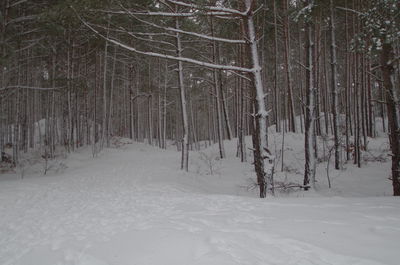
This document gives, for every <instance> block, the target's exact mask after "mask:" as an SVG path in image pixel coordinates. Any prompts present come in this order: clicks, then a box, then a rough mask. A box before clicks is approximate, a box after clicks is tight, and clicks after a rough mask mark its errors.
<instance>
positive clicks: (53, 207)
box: [0, 134, 400, 265]
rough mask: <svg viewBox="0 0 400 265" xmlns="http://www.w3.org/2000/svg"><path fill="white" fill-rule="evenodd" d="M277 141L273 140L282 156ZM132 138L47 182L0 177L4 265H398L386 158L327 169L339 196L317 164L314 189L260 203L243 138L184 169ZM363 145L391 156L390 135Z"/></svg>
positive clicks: (28, 176)
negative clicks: (243, 156)
mask: <svg viewBox="0 0 400 265" xmlns="http://www.w3.org/2000/svg"><path fill="white" fill-rule="evenodd" d="M303 137H304V136H302V135H297V134H286V135H285V141H286V144H285V145H284V146H285V161H287V162H286V164H285V166H286V168H287V170H286V171H284V172H280V171H279V172H278V173H277V175H276V180H280V181H284V180H286V181H290V182H301V178H302V172H301V170H302V164H303V162H304V159H303V158H302V147H303V140H304V139H303ZM280 139H281V138H280V137H279V135H277V134H274V135H272V136H270V139H269V141H270V145H272V148H271V149H272V150H275V153H279V148H280V147H281V143H280ZM248 140H249V139H248ZM125 143H126V144H125V145H122V146H121V147H119V148H110V149H106V150H104V151H103V152H102V153H100V154H99V156H98V157H97V158H92V154H91V150H90V148H87V149H80V150H78V152H76V153H73V154H71V155H69V156H68V158H65V159H63V158H59V159H60V160H59V161H58V162H57V163H58V164H63V165H65V168H64V169H63V170H57V168H56V167H54V168H53V169H51V170H49V171H48V173H47V175H45V176H43V175H42V172H40V170H41V168H42V167H36V168H35V167H32V169H27V170H26V172H25V176H24V179H21V178H20V176H19V174H2V175H0V213H1V215H0V264H2V265H14V264H15V265H28V264H29V265H31V264H35V265H36V264H38V265H132V264H135V265H142V264H143V265H144V264H148V265H169V264H171V265H179V264H182V265H187V264H194V265H200V264H204V265H205V264H207V265H214V264H215V265H225V264H229V265H234V264H241V265H242V264H243V265H246V264H249V265H250V264H251V265H257V264H260V265H261V264H263V265H265V264H274V265H278V264H285V265H288V264H289V265H290V264H304V265H308V264H338V265H342V264H343V265H345V264H346V265H348V264H363V265H364V264H366V265H368V264H391V265H396V264H398V263H397V261H398V242H399V237H400V203H399V199H398V198H395V197H391V196H390V195H391V186H390V180H388V176H389V171H390V162H389V160H388V161H386V162H383V163H382V162H370V161H365V162H364V164H363V168H361V169H357V168H356V167H354V166H353V165H352V164H351V163H349V164H346V165H345V167H346V170H343V171H334V170H333V169H332V170H331V171H330V175H331V178H332V185H333V188H332V189H328V188H327V185H326V173H325V170H326V168H325V167H326V162H324V163H320V164H319V165H318V169H317V180H318V185H317V187H318V189H317V190H315V191H308V192H303V191H291V192H289V193H288V192H280V193H279V192H278V193H277V196H276V197H274V198H272V197H267V198H266V199H258V198H257V194H258V192H257V191H256V189H250V188H251V182H250V181H249V179H253V180H254V179H255V175H254V173H253V172H252V165H251V164H250V163H244V164H242V163H240V161H239V159H237V158H235V157H234V154H235V147H236V140H233V141H227V142H226V143H225V146H226V151H227V155H228V157H227V159H224V160H218V159H216V157H217V156H218V152H217V149H216V148H217V146H212V147H211V148H208V149H206V150H202V152H203V154H202V155H201V154H200V153H196V152H192V154H191V164H190V172H188V173H186V172H183V171H181V170H179V165H180V163H179V162H180V155H179V153H178V152H176V151H175V150H173V149H172V148H171V150H160V149H158V148H156V147H152V146H148V145H145V144H140V143H129V140H125ZM248 146H250V145H248ZM368 146H369V150H370V152H371V153H372V154H373V155H375V156H377V155H378V154H381V153H383V154H386V153H385V152H387V151H388V150H387V138H378V139H376V140H373V139H371V140H370V143H369V145H368ZM274 148H275V149H274ZM321 152H322V151H321ZM249 153H250V152H249ZM368 155H369V154H368V153H367V152H365V154H364V157H365V158H368ZM199 157H203V159H199ZM248 158H249V159H248V160H249V161H251V160H252V158H251V157H248ZM207 160H210V161H212V163H211V164H212V167H213V174H212V175H211V174H210V170H209V169H208V168H207V163H206V161H207ZM366 160H368V159H366ZM57 163H55V165H56V164H57ZM278 163H279V159H278ZM331 167H332V166H331Z"/></svg>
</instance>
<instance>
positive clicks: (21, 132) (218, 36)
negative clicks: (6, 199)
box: [0, 0, 400, 197]
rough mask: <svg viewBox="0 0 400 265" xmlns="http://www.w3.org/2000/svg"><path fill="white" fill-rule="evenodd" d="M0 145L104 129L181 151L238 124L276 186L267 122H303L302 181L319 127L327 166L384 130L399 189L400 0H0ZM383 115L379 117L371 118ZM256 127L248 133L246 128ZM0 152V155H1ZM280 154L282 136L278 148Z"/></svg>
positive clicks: (101, 139)
mask: <svg viewBox="0 0 400 265" xmlns="http://www.w3.org/2000/svg"><path fill="white" fill-rule="evenodd" d="M0 9H1V10H0V12H1V13H0V14H1V16H0V64H1V68H0V151H1V154H2V156H1V160H4V159H5V153H4V150H5V149H6V148H12V156H11V160H12V163H13V164H14V165H15V166H17V165H18V163H19V157H20V155H19V154H20V153H21V152H28V151H29V150H30V149H39V150H40V151H41V154H42V157H44V158H45V159H46V160H47V159H52V158H54V157H55V156H56V155H57V148H60V147H62V148H63V149H64V150H66V151H67V152H72V151H74V150H75V149H77V148H80V147H82V146H91V147H92V151H93V155H94V156H95V155H96V154H97V153H98V152H100V151H101V150H102V148H104V147H106V146H110V141H111V139H112V138H113V137H114V136H121V137H129V138H131V139H134V140H135V141H146V142H148V143H149V144H152V145H157V146H159V147H160V148H166V147H167V143H168V142H173V143H174V145H176V148H177V150H179V151H180V152H181V156H182V159H181V168H182V169H184V170H188V167H189V163H188V161H189V153H190V151H191V150H199V149H200V148H202V147H207V146H209V145H212V144H214V143H217V144H218V147H219V156H220V157H221V158H224V157H225V148H224V139H233V138H237V156H238V157H239V158H240V159H241V161H242V162H244V161H246V160H247V157H246V150H247V149H249V148H250V149H251V150H252V152H253V158H254V161H253V163H254V168H255V172H256V174H257V185H258V186H259V189H260V197H265V196H266V195H267V193H271V194H273V193H274V189H275V187H274V180H273V176H274V172H275V171H276V170H278V169H277V165H276V163H275V157H276V155H277V154H274V153H273V150H271V148H270V147H269V145H268V128H269V127H271V126H273V127H275V129H276V131H277V132H278V133H281V134H282V136H283V139H284V135H285V133H288V132H294V133H304V135H305V138H304V139H305V141H304V147H305V148H304V156H305V164H304V182H303V184H302V186H301V187H302V188H304V189H305V190H307V189H309V188H312V187H313V185H314V184H315V174H316V172H315V171H316V163H317V162H318V153H319V152H320V150H318V145H317V138H318V137H328V136H329V137H332V138H333V143H334V144H333V146H332V152H333V153H334V161H335V168H336V169H337V170H340V169H341V167H342V165H343V164H344V163H349V162H352V163H354V164H356V165H358V166H359V167H361V162H362V153H363V152H364V151H367V150H368V137H376V136H377V131H383V132H387V133H388V135H389V140H390V147H391V159H392V176H391V177H390V178H391V180H392V184H393V192H394V195H400V182H399V181H400V180H399V177H400V176H399V174H400V173H399V170H400V129H399V126H400V107H399V104H400V103H399V96H398V94H399V77H400V70H399V69H400V68H399V64H400V60H399V58H400V57H399V56H400V45H399V39H400V3H399V2H398V1H396V0H367V1H363V0H297V1H296V0H294V1H292V0H281V1H277V0H274V1H273V0H258V1H256V0H239V1H237V0H230V1H229V0H225V1H212V0H209V1H206V0H199V1H181V0H160V1H147V0H141V1H127V0H108V1H106V0H102V1H91V0H84V1H75V0H67V1H50V0H47V1H46V0H39V1H32V0H5V1H2V3H0ZM378 126H379V127H378ZM247 135H252V146H251V147H247V146H246V143H245V141H244V139H245V136H247ZM3 154H4V155H3ZM280 155H281V156H282V161H283V156H284V154H283V149H282V154H280Z"/></svg>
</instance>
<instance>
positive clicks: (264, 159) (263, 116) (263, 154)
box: [245, 0, 274, 198]
mask: <svg viewBox="0 0 400 265" xmlns="http://www.w3.org/2000/svg"><path fill="white" fill-rule="evenodd" d="M245 5H246V10H249V12H248V14H247V16H246V29H245V30H246V31H247V32H246V33H247V34H246V35H247V38H248V45H249V49H250V54H251V56H250V57H251V59H250V61H251V64H252V72H251V77H252V82H253V86H254V90H255V98H256V104H257V106H256V110H257V113H254V117H255V120H256V123H258V124H257V126H256V131H255V132H253V133H255V134H256V135H255V136H256V137H257V138H258V139H257V141H258V143H257V145H256V146H255V152H258V153H259V155H257V156H254V160H255V161H254V164H255V168H256V171H257V170H262V172H257V181H258V185H259V188H260V197H261V198H264V197H265V196H266V193H267V191H268V190H270V191H271V192H272V193H273V186H274V185H273V170H274V163H273V159H274V157H273V156H272V154H271V153H270V152H269V150H268V146H267V116H268V112H267V110H266V106H265V101H264V98H265V94H264V86H263V83H262V78H261V70H262V69H261V66H260V58H259V55H258V47H257V39H256V31H255V26H254V19H253V12H252V5H253V0H246V1H245ZM254 138H255V137H254V136H253V139H254ZM256 159H257V160H259V161H256ZM257 163H258V164H259V165H260V168H258V167H257V166H256V164H257Z"/></svg>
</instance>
